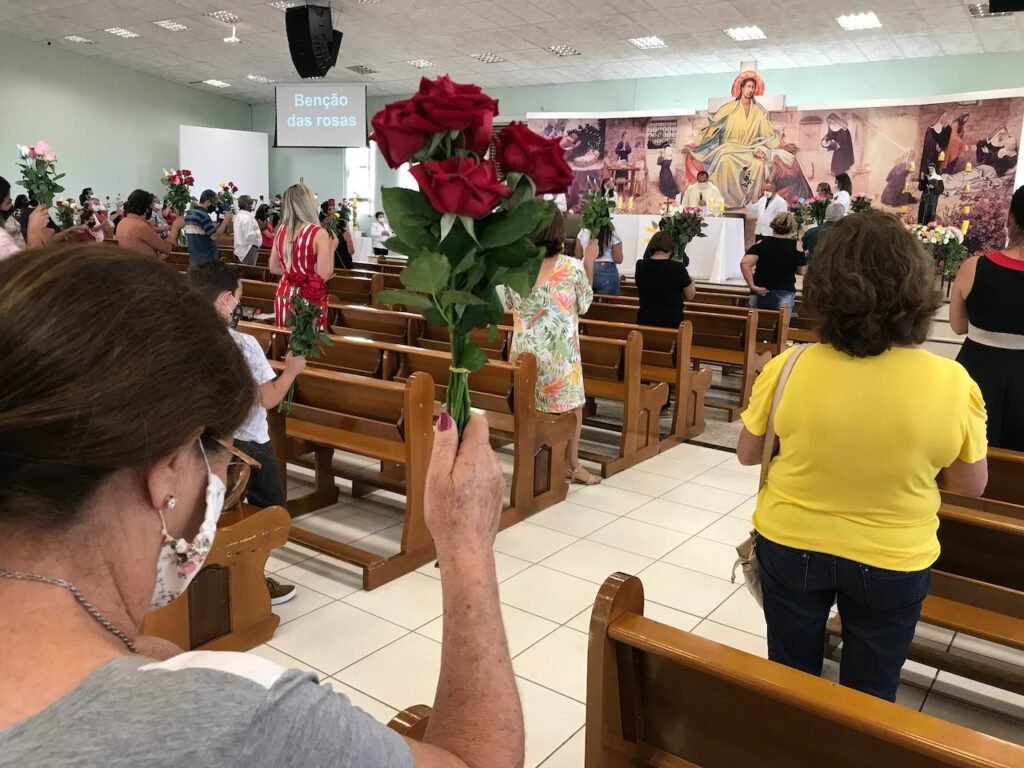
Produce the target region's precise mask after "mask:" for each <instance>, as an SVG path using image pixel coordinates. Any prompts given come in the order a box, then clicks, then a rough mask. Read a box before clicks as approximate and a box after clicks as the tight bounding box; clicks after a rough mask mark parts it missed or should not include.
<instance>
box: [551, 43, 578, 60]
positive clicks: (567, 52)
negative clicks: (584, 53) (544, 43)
mask: <svg viewBox="0 0 1024 768" xmlns="http://www.w3.org/2000/svg"><path fill="white" fill-rule="evenodd" d="M544 50H545V51H547V52H548V53H551V54H554V55H555V56H559V57H561V56H579V55H580V52H579V51H577V50H576V49H575V48H573V47H572V46H571V45H565V44H562V45H549V46H548V47H547V48H545V49H544Z"/></svg>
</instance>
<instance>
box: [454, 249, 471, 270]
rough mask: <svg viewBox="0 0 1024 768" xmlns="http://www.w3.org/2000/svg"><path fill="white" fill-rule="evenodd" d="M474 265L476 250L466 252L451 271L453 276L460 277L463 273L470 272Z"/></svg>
mask: <svg viewBox="0 0 1024 768" xmlns="http://www.w3.org/2000/svg"><path fill="white" fill-rule="evenodd" d="M475 264H477V258H476V249H475V248H473V249H471V250H468V251H466V253H465V254H464V255H463V257H462V258H461V259H459V261H458V263H457V264H456V265H455V269H453V270H452V274H453V275H461V274H462V273H463V272H467V271H468V270H470V269H471V268H472V267H473V266H474V265H475Z"/></svg>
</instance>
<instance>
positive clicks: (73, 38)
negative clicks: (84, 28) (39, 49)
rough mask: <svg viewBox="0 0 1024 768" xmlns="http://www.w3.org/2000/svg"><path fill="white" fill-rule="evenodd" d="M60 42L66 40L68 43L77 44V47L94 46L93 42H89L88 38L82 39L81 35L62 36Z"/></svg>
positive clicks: (94, 42)
mask: <svg viewBox="0 0 1024 768" xmlns="http://www.w3.org/2000/svg"><path fill="white" fill-rule="evenodd" d="M61 39H62V40H67V41H68V42H69V43H78V44H79V45H96V41H95V40H90V39H89V38H88V37H82V36H81V35H64V37H62V38H61Z"/></svg>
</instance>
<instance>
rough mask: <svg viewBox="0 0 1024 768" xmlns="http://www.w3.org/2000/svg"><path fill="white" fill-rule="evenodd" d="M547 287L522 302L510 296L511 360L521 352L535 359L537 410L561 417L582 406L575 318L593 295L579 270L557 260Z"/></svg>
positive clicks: (570, 261) (575, 263) (574, 263)
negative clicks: (512, 313)
mask: <svg viewBox="0 0 1024 768" xmlns="http://www.w3.org/2000/svg"><path fill="white" fill-rule="evenodd" d="M554 258H556V259H557V262H556V264H555V269H554V271H553V272H552V273H551V275H550V277H549V278H548V281H547V282H546V283H545V284H544V285H542V286H540V287H539V288H535V289H534V290H533V292H532V293H531V294H530V295H529V296H526V297H522V296H519V295H518V294H517V293H515V292H514V291H509V292H508V296H509V301H510V303H511V305H512V310H513V312H514V317H515V333H514V334H513V336H512V352H511V355H510V358H511V359H512V360H515V359H516V358H517V357H518V356H519V355H520V354H522V353H523V352H529V353H531V354H533V355H534V357H536V358H537V410H539V411H543V412H544V413H565V412H566V411H571V410H573V409H574V408H579V407H580V406H581V405H583V403H584V401H585V399H586V396H585V395H584V393H583V364H582V362H581V361H580V324H579V317H580V315H581V314H583V313H585V312H586V311H587V310H588V309H590V303H591V301H593V299H594V291H593V289H592V288H591V287H590V281H589V280H587V273H586V272H585V271H584V269H583V264H582V263H581V262H580V261H578V260H577V259H573V258H570V257H569V256H566V255H564V254H560V255H558V256H556V257H554Z"/></svg>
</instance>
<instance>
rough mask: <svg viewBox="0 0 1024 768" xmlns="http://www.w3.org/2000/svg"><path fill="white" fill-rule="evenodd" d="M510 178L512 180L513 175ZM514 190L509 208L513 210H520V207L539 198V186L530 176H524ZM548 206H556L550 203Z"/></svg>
mask: <svg viewBox="0 0 1024 768" xmlns="http://www.w3.org/2000/svg"><path fill="white" fill-rule="evenodd" d="M509 177H510V178H511V174H509ZM509 186H512V183H511V182H509ZM512 189H513V192H512V197H510V198H509V200H508V207H509V208H510V209H512V210H515V209H517V208H519V206H521V205H522V204H523V203H525V202H527V201H528V200H533V199H534V198H535V197H537V186H536V185H535V184H534V183H533V179H531V178H530V177H529V176H522V177H521V178H520V179H519V180H517V181H516V184H515V186H513V187H512ZM548 204H549V205H554V203H552V202H549V203H548Z"/></svg>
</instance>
